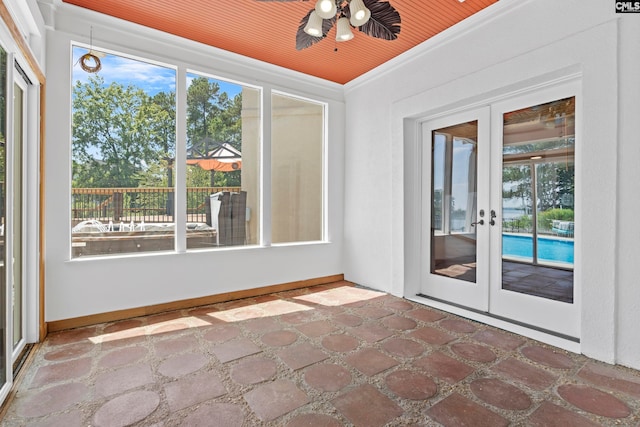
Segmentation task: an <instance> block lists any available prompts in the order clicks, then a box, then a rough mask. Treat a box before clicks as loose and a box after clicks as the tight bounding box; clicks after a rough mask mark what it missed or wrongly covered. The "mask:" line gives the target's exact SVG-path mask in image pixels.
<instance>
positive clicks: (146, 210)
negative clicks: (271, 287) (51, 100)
mask: <svg viewBox="0 0 640 427" xmlns="http://www.w3.org/2000/svg"><path fill="white" fill-rule="evenodd" d="M88 51H89V49H87V48H86V47H80V46H74V47H73V86H72V103H73V105H72V106H73V120H72V189H71V193H72V194H71V227H72V233H71V240H72V257H73V258H77V257H83V256H95V255H109V254H114V255H115V254H127V253H137V252H153V251H174V250H179V248H182V249H181V250H184V249H185V248H186V250H203V249H214V248H215V249H223V248H229V247H237V246H244V245H260V244H263V242H272V243H274V244H279V243H298V242H309V241H321V240H323V239H324V235H325V230H324V227H325V226H324V224H325V219H324V199H325V188H324V151H325V134H324V133H325V132H324V129H325V127H326V124H325V120H326V113H325V110H326V105H325V104H323V103H321V102H316V101H311V100H306V99H302V98H298V97H295V96H292V95H285V94H282V93H276V92H273V93H270V94H267V96H269V98H268V101H269V102H270V104H271V108H270V109H271V112H272V114H271V117H270V118H269V119H270V120H271V124H270V126H269V128H270V129H271V134H270V135H269V137H270V144H268V145H267V146H269V147H270V154H271V155H270V156H265V155H264V153H263V152H262V150H263V148H262V147H263V140H264V138H265V136H264V134H263V120H264V118H263V114H262V104H263V102H264V98H263V93H262V92H263V91H262V89H261V88H259V87H256V86H251V85H246V84H241V83H236V82H231V81H230V80H225V79H222V78H218V77H213V76H210V75H206V74H204V73H201V72H191V71H186V70H185V72H184V74H182V75H183V76H186V82H184V85H185V87H186V93H183V94H178V95H176V79H177V75H178V73H177V70H178V67H173V66H170V65H158V64H154V63H152V62H151V61H145V60H140V59H134V58H130V57H126V56H124V55H117V54H99V52H96V51H95V50H94V51H91V52H92V53H94V54H98V56H99V59H100V62H101V65H102V68H101V70H99V71H98V72H95V73H91V72H87V70H86V69H85V68H86V67H84V68H83V67H82V65H83V63H82V61H81V57H82V55H84V54H86V53H87V52H88ZM180 96H182V97H184V98H181V99H183V102H185V104H184V105H186V109H185V111H184V116H182V117H177V116H176V111H177V109H176V106H177V105H179V99H178V97H180ZM178 123H185V125H186V126H185V128H184V134H182V135H178V134H177V131H176V129H177V128H179V127H180V126H177V124H178ZM177 136H179V137H177ZM177 153H181V155H179V156H177ZM265 158H270V159H271V162H270V164H269V165H265V164H264V159H265ZM177 159H180V162H186V164H185V163H181V164H177ZM182 159H186V160H182ZM267 166H268V167H267ZM265 173H266V174H267V175H266V176H271V185H270V191H269V192H268V193H264V188H263V185H262V183H263V179H264V176H265ZM177 182H179V183H181V184H179V185H178V186H176V183H177ZM182 183H184V185H183V184H182ZM263 198H269V199H270V203H267V204H266V205H267V206H269V205H270V206H271V221H270V222H269V223H265V224H263V221H262V218H263V212H262V209H263V208H262V207H263V206H264V205H265V203H263ZM185 209H186V212H185ZM263 228H264V230H263ZM177 230H180V232H176V231H177ZM265 231H266V232H267V233H268V234H267V235H268V236H270V238H266V239H265V238H264V232H265ZM185 240H186V242H185Z"/></svg>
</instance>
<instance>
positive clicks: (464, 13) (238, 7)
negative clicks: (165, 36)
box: [63, 0, 498, 84]
mask: <svg viewBox="0 0 640 427" xmlns="http://www.w3.org/2000/svg"><path fill="white" fill-rule="evenodd" d="M63 1H64V2H65V3H68V4H72V5H76V6H80V7H83V8H86V9H90V10H93V11H96V12H100V13H104V14H107V15H111V16H114V17H117V18H120V19H124V20H127V21H130V22H134V23H137V24H140V25H144V26H147V27H151V28H155V29H157V30H160V31H164V32H167V33H171V34H174V35H177V36H180V37H184V38H187V39H191V40H195V41H198V42H200V43H204V44H207V45H211V46H215V47H217V48H220V49H224V50H227V51H231V52H235V53H238V54H240V55H244V56H247V57H251V58H255V59H258V60H261V61H265V62H268V63H271V64H275V65H279V66H281V67H285V68H289V69H292V70H296V71H300V72H302V73H305V74H309V75H312V76H316V77H320V78H323V79H326V80H330V81H334V82H336V83H340V84H344V83H347V82H349V81H350V80H353V79H355V78H356V77H358V76H360V75H362V74H364V73H366V72H367V71H370V70H372V69H373V68H375V67H377V66H378V65H380V64H383V63H384V62H386V61H388V60H390V59H392V58H394V57H396V56H398V55H400V54H402V53H403V52H405V51H407V50H409V49H411V48H412V47H414V46H416V45H418V44H420V43H422V42H423V41H425V40H427V39H429V38H431V37H433V36H434V35H436V34H438V33H440V32H441V31H443V30H445V29H447V28H449V27H451V26H453V25H455V24H457V23H458V22H460V21H462V20H464V19H465V18H467V17H469V16H471V15H473V14H474V13H476V12H478V11H480V10H482V9H484V8H486V7H488V6H490V5H491V4H493V3H495V2H497V1H498V0H466V1H465V2H463V3H461V2H459V1H458V0H390V3H391V5H392V6H393V7H395V8H396V10H397V11H398V12H399V13H400V17H401V19H402V24H401V25H402V26H401V31H400V34H399V35H398V38H397V39H396V40H393V41H387V40H380V39H376V38H373V37H369V36H367V35H365V34H363V33H360V32H359V31H357V30H355V31H354V34H355V37H354V38H353V39H352V40H350V41H347V42H342V43H336V42H335V27H334V28H333V29H332V30H331V32H330V33H329V35H328V37H327V38H326V39H325V40H322V41H320V42H318V43H316V44H314V45H313V46H311V47H309V48H307V49H304V50H301V51H298V50H296V32H297V30H298V26H299V25H300V20H301V19H302V18H303V17H304V16H305V15H306V14H307V12H308V11H309V10H311V9H312V8H313V6H314V5H315V0H310V1H309V0H303V1H257V0H215V1H211V0H188V1H176V0H133V1H132V0H109V1H96V0H63ZM336 47H337V48H338V50H337V51H335V48H336Z"/></svg>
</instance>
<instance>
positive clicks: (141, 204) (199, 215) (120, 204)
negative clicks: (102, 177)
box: [71, 187, 240, 223]
mask: <svg viewBox="0 0 640 427" xmlns="http://www.w3.org/2000/svg"><path fill="white" fill-rule="evenodd" d="M221 191H229V192H239V191H240V187H189V188H187V222H205V221H206V211H207V203H208V202H209V195H211V194H213V193H218V192H221ZM174 206H175V189H174V188H163V187H157V188H156V187H146V188H74V189H72V192H71V219H72V221H74V222H80V221H84V220H89V219H96V220H99V221H104V222H108V221H110V220H111V221H113V222H116V221H118V222H120V221H122V222H125V223H126V222H130V221H136V222H139V221H144V222H145V223H154V222H155V223H162V222H173V221H174V209H175V208H174Z"/></svg>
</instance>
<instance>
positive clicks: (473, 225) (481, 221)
mask: <svg viewBox="0 0 640 427" xmlns="http://www.w3.org/2000/svg"><path fill="white" fill-rule="evenodd" d="M476 224H480V225H484V219H481V220H480V221H476V222H472V223H471V226H472V227H475V225H476Z"/></svg>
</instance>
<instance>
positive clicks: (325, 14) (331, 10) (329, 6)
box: [315, 0, 337, 19]
mask: <svg viewBox="0 0 640 427" xmlns="http://www.w3.org/2000/svg"><path fill="white" fill-rule="evenodd" d="M315 11H316V14H317V15H318V16H319V17H320V18H322V19H331V18H333V17H334V16H336V11H337V7H336V2H335V1H334V0H318V1H317V2H316V7H315Z"/></svg>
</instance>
